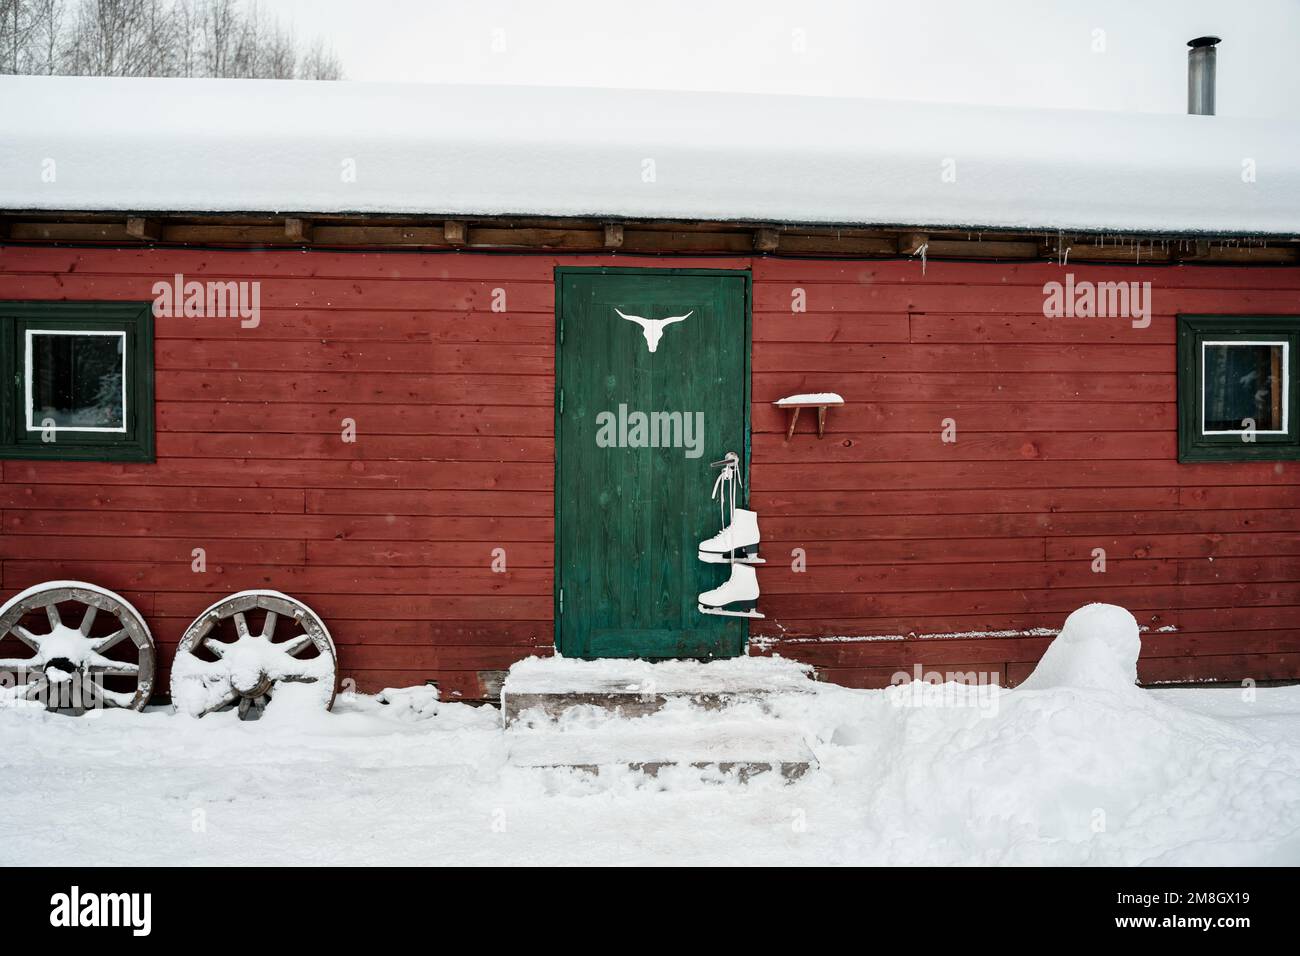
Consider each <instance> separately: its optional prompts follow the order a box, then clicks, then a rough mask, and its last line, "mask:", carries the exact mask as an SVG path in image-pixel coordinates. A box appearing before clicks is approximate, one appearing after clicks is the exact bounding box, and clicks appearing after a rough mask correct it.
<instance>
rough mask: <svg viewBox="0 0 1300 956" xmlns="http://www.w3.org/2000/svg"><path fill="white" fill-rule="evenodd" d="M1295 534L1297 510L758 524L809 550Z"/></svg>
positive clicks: (1299, 525) (1299, 520)
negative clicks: (906, 541) (884, 543)
mask: <svg viewBox="0 0 1300 956" xmlns="http://www.w3.org/2000/svg"><path fill="white" fill-rule="evenodd" d="M1253 529H1258V530H1261V531H1296V530H1300V510H1296V509H1291V510H1286V511H1280V510H1279V511H1250V512H1238V511H1205V512H1200V511H1182V512H1179V511H1156V512H1123V511H1106V512H1086V513H1078V514H998V515H943V514H940V515H883V516H860V515H842V516H839V517H834V518H827V517H820V516H797V517H789V516H786V515H771V516H767V517H765V518H764V519H763V533H764V534H765V535H768V536H769V537H770V538H771V539H774V540H779V541H790V542H796V543H798V542H803V543H802V544H800V545H799V546H801V547H814V546H816V545H817V544H819V543H820V542H822V541H829V540H846V541H870V540H875V539H879V538H911V539H915V538H934V539H941V540H947V539H951V538H977V537H984V536H990V537H998V538H1012V537H1019V536H1031V537H1047V536H1059V535H1080V536H1094V537H1097V538H1103V537H1113V536H1115V535H1120V534H1126V533H1146V534H1195V533H1203V532H1221V533H1231V532H1245V531H1249V530H1253Z"/></svg>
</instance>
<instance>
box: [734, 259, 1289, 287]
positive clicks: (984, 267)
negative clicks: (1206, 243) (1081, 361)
mask: <svg viewBox="0 0 1300 956" xmlns="http://www.w3.org/2000/svg"><path fill="white" fill-rule="evenodd" d="M753 270H754V280H755V282H757V283H773V284H777V283H785V284H787V285H789V284H791V283H792V282H794V283H796V284H797V282H811V283H814V284H820V283H833V284H847V285H880V284H926V285H981V284H993V283H996V284H999V285H1008V286H1031V287H1036V288H1039V289H1041V288H1042V286H1043V284H1044V283H1047V282H1061V281H1063V280H1064V278H1065V274H1066V273H1067V272H1069V273H1073V274H1074V276H1075V279H1076V281H1078V280H1085V279H1086V280H1088V281H1090V282H1150V283H1152V285H1153V286H1160V287H1164V288H1189V289H1228V290H1231V289H1239V288H1242V287H1249V288H1255V289H1300V271H1297V270H1296V269H1293V268H1277V267H1273V266H1261V267H1258V268H1250V267H1242V266H1222V265H1218V266H1216V265H1196V264H1192V263H1187V264H1179V265H1160V264H1155V263H1145V262H1144V263H1141V264H1137V265H1135V264H1132V263H1097V264H1093V263H1083V262H1078V263H1076V262H1071V263H1069V265H1068V267H1062V266H1061V265H1060V264H1058V263H1055V262H955V261H949V260H943V259H930V260H929V261H928V262H927V263H926V267H925V270H924V272H922V269H921V263H920V261H919V260H918V259H905V260H896V261H883V262H881V261H870V260H867V261H861V260H860V261H852V260H827V261H820V262H815V263H809V262H808V261H807V260H803V259H774V258H761V259H755V260H754V264H753Z"/></svg>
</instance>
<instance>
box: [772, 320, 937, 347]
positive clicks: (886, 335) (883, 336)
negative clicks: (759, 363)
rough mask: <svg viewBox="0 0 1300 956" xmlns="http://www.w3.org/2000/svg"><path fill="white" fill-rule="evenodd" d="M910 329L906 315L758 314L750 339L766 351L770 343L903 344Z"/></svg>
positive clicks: (907, 338) (909, 333)
mask: <svg viewBox="0 0 1300 956" xmlns="http://www.w3.org/2000/svg"><path fill="white" fill-rule="evenodd" d="M910 335H911V326H910V323H909V322H908V317H907V313H906V312H899V313H896V314H890V313H884V314H881V313H871V312H864V313H859V314H846V313H841V314H830V315H810V314H808V313H803V312H799V313H791V314H789V315H785V314H782V313H775V312H760V313H757V314H756V315H755V316H754V323H753V340H754V342H755V343H756V347H757V343H760V342H761V343H763V346H762V347H763V348H765V349H766V348H770V347H771V346H770V345H769V343H774V342H800V343H802V342H907V341H909V338H910Z"/></svg>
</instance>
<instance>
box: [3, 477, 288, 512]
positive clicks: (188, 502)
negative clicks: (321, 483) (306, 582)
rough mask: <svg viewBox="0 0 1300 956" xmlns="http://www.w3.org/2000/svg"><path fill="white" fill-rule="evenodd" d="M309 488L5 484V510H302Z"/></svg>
mask: <svg viewBox="0 0 1300 956" xmlns="http://www.w3.org/2000/svg"><path fill="white" fill-rule="evenodd" d="M305 495H306V493H305V492H302V491H299V490H296V489H288V488H282V489H256V490H255V489H232V488H105V487H103V486H102V485H44V484H40V485H13V484H0V508H17V509H24V510H64V509H77V510H87V511H89V510H93V509H104V510H107V511H140V510H143V509H146V508H162V509H167V510H169V511H204V512H235V513H237V514H276V513H288V514H295V513H296V514H302V513H303V512H304V511H305V510H306V508H305Z"/></svg>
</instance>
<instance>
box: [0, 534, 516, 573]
mask: <svg viewBox="0 0 1300 956" xmlns="http://www.w3.org/2000/svg"><path fill="white" fill-rule="evenodd" d="M195 547H196V544H195V543H194V542H193V541H191V540H190V539H188V538H163V537H157V538H133V537H121V536H107V537H90V536H86V537H76V536H67V535H54V534H50V535H17V534H6V535H0V558H10V559H18V560H34V559H40V560H42V561H112V562H116V561H151V562H155V563H172V564H181V565H184V566H185V567H189V566H190V565H191V563H192V562H193V561H194V558H195V556H194V554H193V549H194V548H195ZM351 547H353V548H354V549H355V548H357V547H358V545H356V544H352V545H351ZM203 549H204V552H205V558H204V559H205V560H206V561H213V562H220V561H241V562H251V563H253V564H269V565H277V566H280V567H285V566H297V565H301V564H303V563H304V562H305V561H306V560H307V549H306V544H305V543H304V542H302V541H292V540H288V539H284V538H272V539H265V538H237V539H228V538H223V539H219V540H214V541H211V542H204V544H203ZM522 566H523V565H521V567H522Z"/></svg>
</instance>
